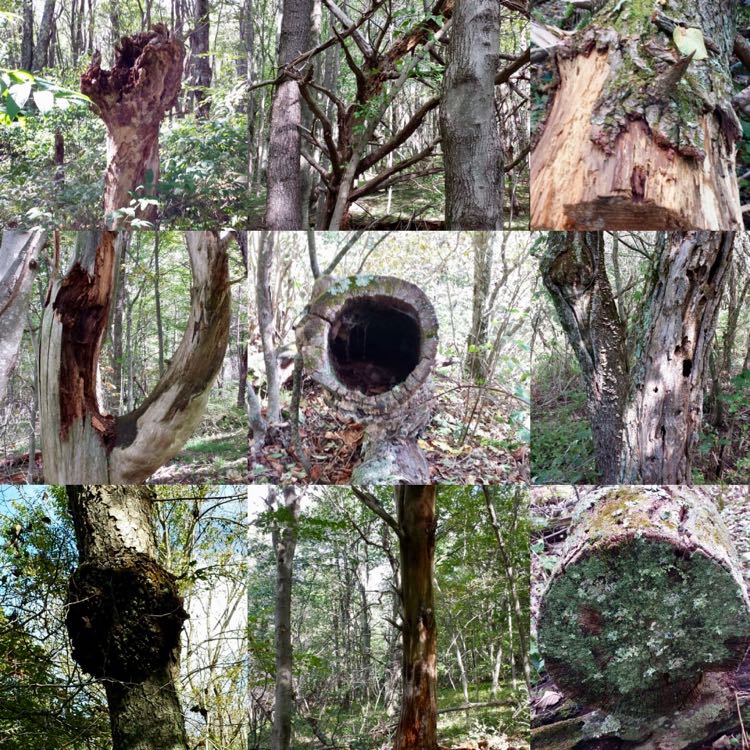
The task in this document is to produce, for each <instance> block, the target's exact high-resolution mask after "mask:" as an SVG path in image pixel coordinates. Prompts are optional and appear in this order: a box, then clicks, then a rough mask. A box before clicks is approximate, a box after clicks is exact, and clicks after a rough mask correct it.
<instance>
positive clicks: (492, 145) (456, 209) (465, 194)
mask: <svg viewBox="0 0 750 750" xmlns="http://www.w3.org/2000/svg"><path fill="white" fill-rule="evenodd" d="M449 54H450V62H449V63H448V67H447V68H446V71H445V83H444V86H443V98H442V102H441V105H440V132H441V134H442V143H443V155H444V158H445V220H446V228H447V229H502V225H503V200H502V184H503V164H502V154H501V151H500V134H499V133H498V129H497V117H496V115H495V75H496V74H497V71H498V64H499V61H500V4H499V3H498V2H497V0H456V3H455V8H454V11H453V29H452V31H451V40H450V52H449Z"/></svg>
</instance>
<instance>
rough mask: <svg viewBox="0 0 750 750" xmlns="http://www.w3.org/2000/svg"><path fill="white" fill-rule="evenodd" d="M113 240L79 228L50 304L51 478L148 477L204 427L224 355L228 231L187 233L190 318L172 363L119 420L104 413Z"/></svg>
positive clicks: (46, 385)
mask: <svg viewBox="0 0 750 750" xmlns="http://www.w3.org/2000/svg"><path fill="white" fill-rule="evenodd" d="M115 237H116V235H115V233H113V232H104V233H103V234H101V235H99V234H98V233H94V232H89V233H83V232H82V233H80V234H79V245H78V248H77V254H76V259H75V261H74V263H73V265H72V267H71V269H70V271H69V272H68V273H67V274H66V276H65V277H64V278H63V279H62V280H61V281H59V282H57V283H55V284H54V285H53V287H52V288H51V290H50V293H49V297H48V301H47V304H46V306H45V312H44V317H43V322H42V334H41V340H40V364H39V378H40V389H41V405H40V411H41V420H42V452H43V455H44V469H45V479H46V481H48V482H59V483H63V484H67V483H71V482H91V483H108V482H124V483H138V482H142V481H144V480H145V479H147V478H148V477H149V476H150V475H151V474H152V473H153V472H154V471H155V470H156V469H157V468H158V467H159V466H161V465H162V464H163V463H165V462H166V461H168V460H169V459H170V458H171V457H172V456H174V455H175V454H176V453H177V452H178V451H179V450H180V448H181V447H182V446H183V445H184V443H185V441H186V440H187V439H188V438H189V437H190V435H191V434H192V432H193V430H194V429H195V428H196V426H197V425H198V422H199V421H200V418H201V416H202V415H203V412H204V409H205V405H206V403H207V401H208V396H209V392H210V390H211V387H212V385H213V382H214V380H215V378H216V375H217V374H218V372H219V370H220V368H221V363H222V361H223V358H224V353H225V351H226V346H227V342H228V339H229V323H230V291H229V278H228V259H227V252H226V246H227V244H228V237H224V238H222V239H220V238H219V237H218V236H217V235H216V234H215V233H208V232H188V233H187V235H186V242H187V250H188V254H189V257H190V265H191V270H192V273H193V289H192V293H191V307H190V315H189V317H188V321H187V324H186V328H185V333H184V334H183V338H182V341H181V342H180V345H179V346H178V348H177V350H176V351H175V353H174V355H173V356H172V360H171V364H170V366H169V367H168V368H167V370H166V372H165V373H164V375H163V377H162V378H161V379H160V381H159V382H158V384H157V385H156V387H155V388H154V390H153V391H152V393H151V394H149V396H148V398H146V400H145V401H144V402H143V403H142V404H141V405H140V406H139V407H138V408H137V409H135V410H133V411H131V412H130V413H128V414H125V415H123V416H118V417H115V416H113V415H111V414H106V413H103V412H102V411H101V407H100V405H99V401H98V398H97V391H96V383H97V367H98V361H99V352H100V348H101V343H102V339H103V335H104V331H105V328H106V324H107V319H108V312H109V307H110V305H111V302H112V293H113V285H114V265H115V263H114V256H115V250H114V247H115Z"/></svg>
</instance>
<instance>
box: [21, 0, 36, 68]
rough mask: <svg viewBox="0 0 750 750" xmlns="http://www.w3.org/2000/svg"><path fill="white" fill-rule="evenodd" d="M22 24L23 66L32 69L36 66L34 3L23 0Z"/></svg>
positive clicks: (29, 0) (30, 0)
mask: <svg viewBox="0 0 750 750" xmlns="http://www.w3.org/2000/svg"><path fill="white" fill-rule="evenodd" d="M21 23H22V26H21V68H22V69H23V70H31V69H32V68H33V66H34V4H33V1H32V0H23V6H22V21H21Z"/></svg>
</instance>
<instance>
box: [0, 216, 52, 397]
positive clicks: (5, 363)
mask: <svg viewBox="0 0 750 750" xmlns="http://www.w3.org/2000/svg"><path fill="white" fill-rule="evenodd" d="M45 241H46V236H45V233H44V232H42V231H40V230H34V231H31V232H16V231H11V230H6V231H4V232H3V233H2V242H0V400H1V399H2V398H3V397H4V396H5V389H6V388H7V387H8V380H9V378H10V375H11V373H12V372H13V369H14V368H15V366H16V359H17V358H18V349H19V347H20V346H21V337H22V336H23V330H24V327H25V326H26V315H27V312H28V306H29V296H30V295H31V290H32V287H33V284H34V278H35V276H36V271H37V268H38V263H39V261H38V259H39V251H40V250H41V249H42V247H43V246H44V243H45Z"/></svg>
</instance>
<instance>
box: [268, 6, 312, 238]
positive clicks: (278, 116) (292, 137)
mask: <svg viewBox="0 0 750 750" xmlns="http://www.w3.org/2000/svg"><path fill="white" fill-rule="evenodd" d="M312 10H313V0H284V6H283V16H282V21H281V41H280V45H279V68H280V69H281V81H280V82H279V84H278V86H277V87H276V91H275V92H274V95H273V102H272V104H271V124H270V141H269V146H268V166H267V170H266V171H267V174H268V180H267V182H268V196H267V199H266V218H265V224H266V229H304V227H303V226H302V202H301V195H302V182H301V167H300V132H299V128H300V125H301V124H302V95H301V93H300V87H299V83H298V82H297V81H296V80H295V79H294V78H292V77H290V76H288V75H286V73H285V72H284V66H286V65H288V64H289V63H290V62H291V61H292V60H294V59H295V58H297V57H299V55H301V54H302V53H303V52H304V51H305V50H306V49H307V46H308V43H309V38H310V28H311V23H312Z"/></svg>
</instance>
